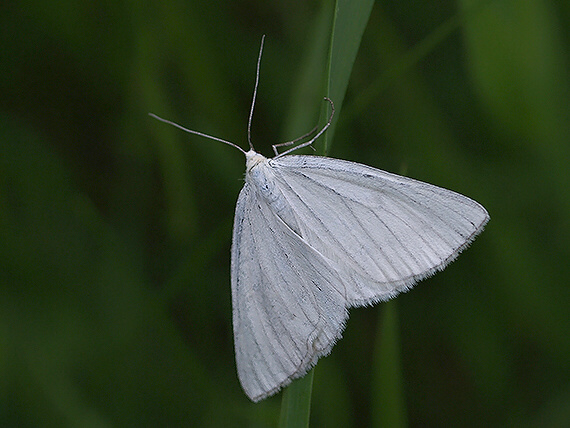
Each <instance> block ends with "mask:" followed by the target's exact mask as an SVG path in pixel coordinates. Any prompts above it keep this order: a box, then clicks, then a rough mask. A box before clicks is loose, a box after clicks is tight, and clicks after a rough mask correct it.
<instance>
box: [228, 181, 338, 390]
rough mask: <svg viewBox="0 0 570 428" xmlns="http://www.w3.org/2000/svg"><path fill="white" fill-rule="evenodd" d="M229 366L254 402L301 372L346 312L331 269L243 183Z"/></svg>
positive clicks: (324, 349) (334, 335)
mask: <svg viewBox="0 0 570 428" xmlns="http://www.w3.org/2000/svg"><path fill="white" fill-rule="evenodd" d="M231 278H232V279H231V282H232V301H233V324H234V340H235V351H236V363H237V371H238V376H239V379H240V382H241V384H242V387H243V389H244V391H245V393H246V394H247V395H248V396H249V397H250V398H251V399H252V400H253V401H259V400H261V399H263V398H265V397H267V396H269V395H272V394H274V393H276V392H277V391H278V390H279V389H281V388H282V387H283V386H285V385H287V384H288V383H290V382H291V380H293V379H295V378H298V377H301V376H303V375H304V374H305V373H306V372H307V371H308V370H309V369H310V368H311V367H312V366H313V365H314V364H315V363H316V361H317V360H318V358H319V357H320V356H322V355H325V354H327V353H328V352H330V350H331V348H332V346H333V345H334V342H335V341H336V340H337V339H338V338H339V337H340V335H341V332H342V329H343V326H344V323H345V320H346V318H347V310H346V308H345V306H344V303H345V302H344V293H342V294H341V293H339V292H338V290H337V288H335V287H333V286H332V285H331V284H338V283H340V281H341V280H340V278H339V277H338V274H337V272H336V271H335V269H334V268H333V267H332V266H331V265H330V264H329V262H328V261H327V260H326V259H325V258H323V257H322V256H321V255H320V254H319V253H318V252H317V251H315V250H314V249H313V248H312V247H311V246H310V245H308V244H307V243H306V242H305V241H304V240H302V239H301V238H300V237H299V235H298V234H296V233H295V232H294V231H293V230H292V229H291V228H289V227H288V226H287V225H286V224H285V223H284V222H283V221H282V220H281V219H280V218H279V217H277V216H276V215H275V214H274V213H273V212H272V211H271V209H270V207H269V206H268V205H267V204H266V203H265V202H264V200H263V199H262V198H260V197H259V196H258V194H257V192H256V190H255V189H253V188H252V186H250V185H249V184H247V183H246V184H245V186H244V188H243V189H242V191H241V192H240V196H239V198H238V202H237V206H236V213H235V219H234V232H233V242H232V263H231Z"/></svg>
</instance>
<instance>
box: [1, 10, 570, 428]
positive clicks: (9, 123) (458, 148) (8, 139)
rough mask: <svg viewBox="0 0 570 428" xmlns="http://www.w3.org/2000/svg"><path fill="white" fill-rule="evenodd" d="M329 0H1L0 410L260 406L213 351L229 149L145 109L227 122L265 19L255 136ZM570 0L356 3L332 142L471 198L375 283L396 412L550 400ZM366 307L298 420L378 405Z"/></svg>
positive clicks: (223, 259)
mask: <svg viewBox="0 0 570 428" xmlns="http://www.w3.org/2000/svg"><path fill="white" fill-rule="evenodd" d="M331 9H332V8H331V3H330V2H304V1H293V2H262V1H236V2H221V1H210V2H182V1H165V2H161V3H144V2H141V3H137V2H121V1H117V2H99V3H96V2H68V1H60V2H37V1H36V2H34V1H21V2H5V3H4V4H2V5H1V6H0V46H1V49H0V239H1V241H0V260H1V261H0V425H1V426H6V427H16V426H17V427H27V426H30V427H32V426H46V427H51V426H54V427H56V426H57V427H60V426H82V427H83V426H85V427H90V426H93V427H107V426H157V425H161V426H204V427H216V426H224V427H231V426H236V427H242V426H251V427H254V426H255V427H263V426H276V424H277V420H278V417H279V405H280V400H279V398H278V397H275V398H270V399H268V400H265V401H263V402H262V403H260V404H252V403H250V402H249V401H248V399H247V397H246V396H245V395H244V394H243V392H242V391H241V389H240V386H239V383H238V381H237V376H236V373H235V364H234V360H233V359H234V355H233V341H232V327H231V302H230V289H229V247H230V240H231V225H232V217H233V207H234V203H235V200H236V198H237V194H238V192H239V189H240V187H241V178H242V176H243V170H244V159H243V155H242V154H241V153H239V152H238V151H237V150H234V149H232V148H230V147H227V146H224V145H222V144H219V143H216V142H213V141H208V140H203V139H200V138H197V137H194V136H191V135H186V134H183V133H181V132H180V131H178V130H176V129H174V128H169V127H167V126H164V125H163V124H160V123H158V122H156V121H153V120H152V119H150V118H149V117H148V116H147V113H148V112H154V113H156V114H159V115H161V116H163V117H167V118H169V119H172V120H175V121H178V122H180V123H182V124H184V125H185V126H187V127H189V128H191V129H196V130H199V131H202V132H206V133H208V134H212V135H216V136H218V137H220V138H225V139H229V140H232V141H234V142H236V143H237V144H240V145H241V146H242V147H245V144H246V122H247V116H248V113H249V103H250V99H251V93H252V89H253V82H254V78H255V61H256V56H257V50H258V47H259V41H260V38H261V35H262V34H267V39H266V48H265V52H264V57H263V62H262V72H261V84H260V89H259V95H258V103H257V106H256V110H255V114H254V122H253V129H252V133H253V141H254V144H255V146H256V148H257V149H258V150H259V151H260V152H262V153H264V154H266V155H269V154H270V153H271V152H270V145H271V144H274V143H275V142H279V141H286V140H289V139H292V138H295V137H296V136H298V135H301V134H303V133H304V132H306V131H307V130H309V129H311V128H312V126H313V125H314V124H315V123H316V122H317V120H318V118H319V112H320V110H321V108H322V99H321V96H322V91H321V89H322V82H323V75H324V73H326V70H325V67H324V66H323V61H324V59H323V58H325V57H326V54H327V52H324V51H323V46H325V47H326V44H325V42H323V41H326V40H328V37H329V32H330V28H329V27H330V16H331ZM569 23H570V3H568V2H567V1H565V0H525V1H519V0H459V1H458V2H457V3H456V2H452V1H449V0H442V1H438V2H435V3H434V2H423V1H412V0H408V1H396V0H387V1H383V2H377V3H376V4H375V5H374V8H373V10H372V14H371V17H370V20H369V23H368V26H367V28H366V31H365V33H364V35H363V38H362V41H361V46H360V50H359V53H358V56H357V58H356V62H355V65H354V68H353V70H352V74H351V78H350V83H349V88H348V91H347V93H346V96H345V98H344V105H343V108H342V110H341V111H340V112H339V114H338V116H337V119H338V122H337V123H336V133H335V137H334V139H333V140H332V141H329V142H328V145H329V147H330V150H329V154H330V155H331V156H334V157H341V158H345V159H351V160H354V161H358V162H363V163H366V164H369V165H372V166H375V167H378V168H382V169H385V170H388V171H392V172H397V173H405V174H406V175H409V176H411V177H414V178H417V179H420V180H424V181H428V182H431V183H434V184H437V185H441V186H443V187H447V188H451V189H453V190H456V191H459V192H461V193H463V194H466V195H468V196H470V197H472V198H474V199H475V200H477V201H479V202H481V203H482V204H483V205H484V206H485V207H486V208H487V209H488V211H489V212H490V215H491V221H490V223H489V225H488V227H487V230H486V231H485V232H484V233H483V234H482V235H481V236H480V237H479V238H478V239H477V240H476V241H475V243H474V244H473V245H472V247H471V248H470V249H469V250H467V251H466V252H465V254H463V255H462V256H461V257H460V258H459V259H458V260H457V261H456V262H455V263H454V264H452V265H451V266H450V267H449V268H448V269H446V270H445V271H444V272H443V273H440V274H438V275H436V276H434V277H433V278H430V279H429V280H426V281H423V282H422V283H420V284H418V286H416V288H415V289H414V290H413V291H411V292H409V293H407V294H404V295H402V296H400V297H399V298H398V299H397V300H396V301H394V302H391V303H390V304H391V305H397V311H395V307H394V308H391V309H393V310H394V311H393V312H391V313H390V317H389V318H386V319H389V320H390V322H395V323H398V330H399V339H397V338H393V337H387V340H388V341H396V342H397V341H399V342H401V347H402V349H401V352H400V355H399V357H400V358H401V361H400V362H399V363H398V364H397V365H399V366H401V370H402V373H401V378H402V379H403V392H404V398H405V408H406V410H407V415H406V416H405V418H404V419H406V420H407V422H408V424H409V425H410V426H422V427H426V426H434V427H439V426H461V427H470V426H473V427H476V426H501V427H502V426H517V427H521V426H522V427H539V426H540V427H547V426H548V427H561V426H568V424H569V423H570V365H569V364H568V361H570V334H569V333H570V311H569V310H568V308H569V307H570V288H569V287H568V277H569V276H570V264H569V263H568V260H569V258H570V222H569V221H568V219H569V218H570V168H569V167H568V165H567V162H568V160H570V102H569V100H570V71H569V70H570V62H569V61H570V58H569V53H570V49H569V47H570V25H569ZM340 96H342V94H341V95H340ZM321 144H323V143H321ZM317 149H318V150H321V149H322V146H319V144H317ZM384 307H385V305H382V304H381V305H378V306H377V307H374V308H363V309H356V310H352V311H351V319H350V320H349V323H348V325H347V328H346V331H345V334H344V338H343V339H342V340H341V341H340V342H339V343H338V344H337V345H336V347H335V349H334V350H333V352H332V354H331V356H329V357H327V358H325V359H323V360H321V361H320V362H319V364H318V366H317V368H316V370H315V375H314V385H313V402H312V413H311V422H312V426H326V427H331V426H343V427H361V426H371V425H372V424H374V423H375V422H377V421H380V420H382V416H381V414H382V409H378V408H377V404H376V403H378V402H385V397H384V401H379V400H378V397H377V394H384V396H385V395H386V390H385V389H383V388H382V386H381V385H379V384H378V382H380V381H381V379H380V380H379V379H378V378H379V377H382V373H385V371H383V368H382V367H381V366H378V364H381V362H382V361H384V360H386V359H393V358H394V357H398V356H397V355H396V356H394V355H385V354H384V353H383V352H382V350H381V347H380V346H379V345H378V343H381V342H382V339H383V337H382V334H381V333H382V332H383V328H382V325H383V323H382V322H381V320H382V319H384V318H383V317H382V314H383V309H384ZM394 317H396V318H394ZM395 377H396V378H397V377H398V376H397V375H396V376H395ZM396 401H397V400H396ZM379 415H380V416H379Z"/></svg>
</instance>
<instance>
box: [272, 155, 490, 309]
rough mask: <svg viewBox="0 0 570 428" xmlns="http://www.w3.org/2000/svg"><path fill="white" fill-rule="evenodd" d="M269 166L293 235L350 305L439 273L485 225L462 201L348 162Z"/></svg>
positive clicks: (310, 159) (482, 215)
mask: <svg viewBox="0 0 570 428" xmlns="http://www.w3.org/2000/svg"><path fill="white" fill-rule="evenodd" d="M270 165H271V166H272V167H273V169H274V171H275V179H276V180H277V181H278V182H279V187H280V189H281V190H282V193H283V195H284V196H285V198H286V199H287V200H288V203H289V205H290V206H291V208H292V210H291V211H292V212H294V213H295V214H296V216H297V219H296V220H297V224H298V225H299V228H300V232H299V233H300V235H301V236H302V237H303V239H304V240H305V241H306V242H308V244H309V245H310V246H311V247H312V248H314V249H315V250H316V251H318V252H320V253H321V254H323V255H324V256H326V258H328V259H330V260H331V262H332V263H333V264H334V265H335V266H336V268H337V271H338V273H339V275H340V276H341V278H342V281H341V283H342V284H345V285H346V286H345V287H346V296H345V297H346V299H347V301H348V302H349V303H350V304H352V305H363V304H369V303H374V302H376V301H378V300H386V299H388V298H391V297H393V296H394V295H396V294H397V293H398V292H400V291H403V290H405V289H407V288H409V287H411V286H412V285H413V284H414V283H415V282H416V281H418V280H420V279H422V278H424V277H426V276H428V275H430V274H433V273H434V272H435V271H436V270H438V269H443V268H444V267H445V266H446V265H447V264H448V263H449V262H450V261H451V260H453V259H454V258H455V257H457V255H458V254H459V253H460V252H461V250H463V249H464V248H465V247H466V246H467V245H468V244H469V243H470V242H471V241H472V240H473V239H474V237H475V236H476V235H477V234H478V233H479V232H481V230H482V229H483V226H484V225H485V223H486V222H487V221H488V219H489V216H488V214H487V211H486V210H485V209H484V208H483V207H482V206H481V205H479V204H478V203H477V202H475V201H473V200H471V199H469V198H467V197H465V196H463V195H460V194H458V193H455V192H452V191H450V190H447V189H443V188H440V187H437V186H433V185H431V184H427V183H423V182H420V181H417V180H413V179H410V178H406V177H401V176H398V175H395V174H390V173H387V172H384V171H381V170H378V169H375V168H371V167H368V166H365V165H361V164H357V163H353V162H348V161H342V160H338V159H331V158H326V157H320V156H284V157H281V158H277V159H273V160H270ZM339 291H343V290H339Z"/></svg>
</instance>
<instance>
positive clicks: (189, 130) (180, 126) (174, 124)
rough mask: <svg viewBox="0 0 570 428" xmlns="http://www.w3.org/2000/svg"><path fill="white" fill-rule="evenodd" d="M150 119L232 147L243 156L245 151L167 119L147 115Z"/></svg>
mask: <svg viewBox="0 0 570 428" xmlns="http://www.w3.org/2000/svg"><path fill="white" fill-rule="evenodd" d="M148 115H149V116H150V117H154V118H155V119H156V120H160V121H161V122H164V123H168V124H169V125H172V126H174V127H176V128H178V129H181V130H183V131H185V132H189V133H190V134H194V135H198V136H200V137H204V138H209V139H210V140H214V141H219V142H220V143H224V144H228V145H230V146H232V147H235V148H236V149H238V150H239V151H240V152H242V153H243V154H245V150H244V149H242V148H241V147H240V146H238V145H237V144H234V143H232V142H231V141H226V140H222V139H221V138H218V137H214V136H212V135H208V134H204V133H203V132H198V131H193V130H192V129H188V128H185V127H183V126H182V125H179V124H177V123H176V122H172V121H171V120H168V119H163V118H162V117H160V116H157V115H156V114H154V113H149V114H148Z"/></svg>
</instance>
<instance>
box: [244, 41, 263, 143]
mask: <svg viewBox="0 0 570 428" xmlns="http://www.w3.org/2000/svg"><path fill="white" fill-rule="evenodd" d="M264 41H265V34H264V35H263V36H261V46H260V47H259V56H258V57H257V71H256V73H255V86H254V87H253V99H252V100H251V109H250V110H249V119H248V121H247V142H248V143H249V148H250V149H251V150H253V144H252V142H251V121H252V119H253V107H255V98H256V97H257V87H258V86H259V68H260V66H261V54H262V53H263V43H264Z"/></svg>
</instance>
